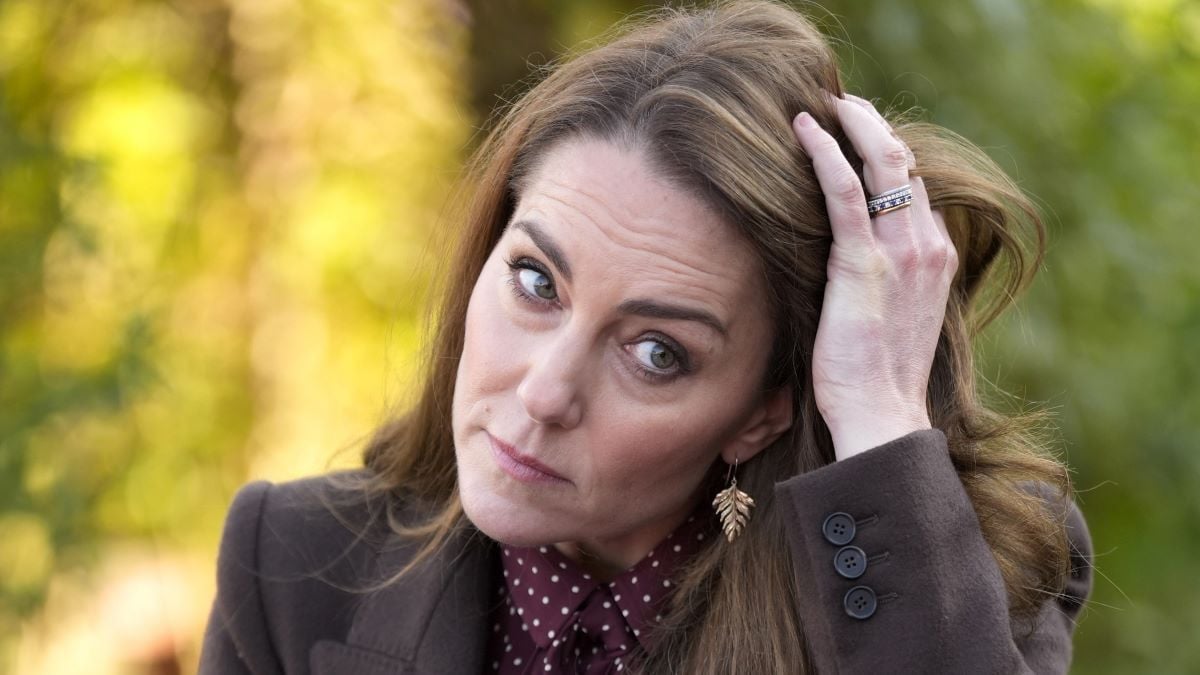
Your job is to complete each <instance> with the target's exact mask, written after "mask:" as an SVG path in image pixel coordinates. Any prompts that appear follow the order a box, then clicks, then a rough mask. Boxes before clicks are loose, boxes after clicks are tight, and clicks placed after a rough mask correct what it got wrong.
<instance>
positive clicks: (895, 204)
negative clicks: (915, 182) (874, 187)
mask: <svg viewBox="0 0 1200 675" xmlns="http://www.w3.org/2000/svg"><path fill="white" fill-rule="evenodd" d="M912 199H913V191H912V185H901V186H900V187H898V188H895V189H892V190H888V191H887V192H884V193H883V194H879V195H875V196H874V197H871V198H870V199H868V200H867V215H868V216H872V217H874V216H878V215H880V214H883V213H887V212H888V211H895V210H896V209H901V208H904V207H905V206H908V205H909V204H910V203H912Z"/></svg>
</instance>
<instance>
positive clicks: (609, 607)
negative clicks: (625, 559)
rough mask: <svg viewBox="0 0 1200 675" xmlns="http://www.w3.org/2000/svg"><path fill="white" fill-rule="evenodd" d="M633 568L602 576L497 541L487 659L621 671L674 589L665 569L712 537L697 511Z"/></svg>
mask: <svg viewBox="0 0 1200 675" xmlns="http://www.w3.org/2000/svg"><path fill="white" fill-rule="evenodd" d="M703 506H704V505H703V504H702V505H701V506H700V507H698V508H697V512H696V513H695V514H693V515H692V516H689V517H688V519H687V520H686V521H685V522H684V523H682V524H681V525H680V526H679V527H677V528H676V529H675V531H674V532H672V533H671V534H670V535H668V536H667V537H666V538H664V539H663V540H662V541H661V542H659V544H658V545H657V546H656V547H655V548H654V550H652V551H651V552H650V553H648V554H647V555H646V557H644V558H643V559H642V560H641V561H639V562H638V563H637V564H635V565H634V566H633V567H631V568H629V569H627V570H625V571H624V572H621V573H620V574H618V575H616V576H615V577H614V578H612V579H611V580H609V581H607V582H605V581H600V580H597V579H594V578H592V576H591V575H590V574H587V573H585V572H584V571H583V570H582V569H581V568H580V567H579V566H578V565H576V564H575V562H574V561H572V560H571V559H569V558H567V557H566V556H565V555H563V554H562V553H561V552H559V550H558V549H557V548H555V547H553V546H541V547H533V548H520V547H512V546H503V545H502V546H501V551H502V553H503V555H501V556H499V559H500V563H499V565H498V566H497V569H496V572H495V575H494V583H495V584H496V587H497V589H498V591H497V595H498V596H499V597H501V600H500V601H499V602H498V604H497V605H496V606H495V608H494V609H493V611H492V614H491V630H490V631H489V636H490V637H489V643H488V655H487V661H485V663H487V664H488V665H489V666H491V668H490V669H489V672H492V673H498V674H501V675H529V674H531V673H545V672H552V673H569V674H574V675H608V674H610V673H620V672H625V670H626V666H627V665H628V664H629V663H630V659H631V658H636V654H635V650H636V649H637V648H638V647H640V648H641V649H642V650H645V651H651V650H652V648H653V636H654V631H653V628H654V626H655V625H656V624H657V623H658V622H659V621H661V620H662V616H663V615H664V614H665V613H666V609H667V604H668V602H669V600H670V596H671V594H672V593H673V592H674V590H675V584H674V583H672V582H671V578H670V576H671V574H672V573H673V572H674V571H675V570H677V569H678V568H679V566H680V565H681V564H682V563H683V562H685V561H686V560H687V559H688V558H690V557H691V556H693V555H695V554H696V553H697V552H699V551H700V550H701V549H702V548H703V547H704V546H705V545H707V543H708V542H709V541H710V540H711V539H712V537H709V536H707V535H709V534H711V533H712V532H714V531H715V530H714V529H713V528H715V520H714V519H712V518H709V517H708V516H709V515H710V514H708V513H707V512H706V511H704V510H703Z"/></svg>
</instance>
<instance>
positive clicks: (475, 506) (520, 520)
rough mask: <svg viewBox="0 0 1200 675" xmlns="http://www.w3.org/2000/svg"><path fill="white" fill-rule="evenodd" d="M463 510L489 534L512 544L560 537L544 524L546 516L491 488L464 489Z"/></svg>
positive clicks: (535, 543) (540, 543)
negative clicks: (485, 489)
mask: <svg viewBox="0 0 1200 675" xmlns="http://www.w3.org/2000/svg"><path fill="white" fill-rule="evenodd" d="M461 497H462V506H463V513H465V514H466V516H467V518H468V519H469V520H470V521H471V523H472V524H473V525H474V526H475V527H476V528H477V529H478V530H479V531H480V532H482V533H484V534H486V535H487V536H488V537H490V538H492V539H494V540H496V541H498V542H500V543H502V544H508V545H509V546H521V547H532V546H544V545H547V544H551V543H553V542H555V541H558V538H556V537H555V536H554V533H553V532H551V531H550V530H549V529H548V528H546V527H543V526H542V523H541V521H542V519H543V516H542V514H540V513H531V512H530V511H529V509H528V508H521V507H519V506H517V505H515V504H513V503H512V502H510V501H509V500H507V499H505V498H503V497H501V496H500V495H497V494H495V493H493V492H490V491H484V492H483V493H482V494H481V493H480V491H478V490H470V489H463V490H461Z"/></svg>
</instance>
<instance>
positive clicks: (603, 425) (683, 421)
mask: <svg viewBox="0 0 1200 675" xmlns="http://www.w3.org/2000/svg"><path fill="white" fill-rule="evenodd" d="M615 407H616V408H619V410H612V411H610V412H609V413H608V414H605V415H604V417H605V420H603V421H602V420H600V419H594V420H593V422H597V423H598V424H596V427H595V428H593V429H592V430H591V433H590V436H591V437H592V439H593V443H592V445H591V447H592V448H594V451H593V456H592V464H593V470H594V477H595V478H596V480H597V481H598V482H601V483H603V484H605V486H606V488H607V489H610V490H613V491H614V492H616V493H618V494H621V493H630V492H635V491H636V492H640V493H643V494H644V493H646V491H647V490H649V492H651V493H659V494H661V495H662V496H664V497H666V496H668V495H676V494H677V493H678V492H680V491H687V490H690V489H691V488H692V487H693V486H694V485H695V484H696V483H697V481H699V480H700V478H701V477H702V476H703V475H704V474H705V473H706V472H707V471H708V469H709V467H710V466H712V463H713V462H714V461H715V460H716V458H717V456H718V453H719V452H720V443H721V430H720V428H718V426H717V425H713V424H712V423H713V422H714V420H715V417H714V416H712V415H708V416H700V415H695V416H693V415H685V414H680V412H679V411H674V412H671V413H665V412H664V413H656V414H653V415H651V416H649V417H647V416H646V410H645V408H640V407H638V406H624V405H620V404H619V403H618V405H617V406H615ZM639 415H641V417H638V416H639Z"/></svg>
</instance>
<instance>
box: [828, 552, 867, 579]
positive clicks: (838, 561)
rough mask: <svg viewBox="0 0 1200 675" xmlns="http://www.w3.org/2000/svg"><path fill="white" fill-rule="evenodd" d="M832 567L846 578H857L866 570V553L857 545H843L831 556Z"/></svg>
mask: <svg viewBox="0 0 1200 675" xmlns="http://www.w3.org/2000/svg"><path fill="white" fill-rule="evenodd" d="M833 568H834V569H836V570H837V573H838V574H840V575H842V576H844V577H846V578H847V579H857V578H859V577H861V576H862V575H863V572H866V571H867V554H866V553H863V550H862V549H861V548H859V547H857V546H843V547H842V548H840V549H838V552H837V553H836V554H835V555H834V556H833Z"/></svg>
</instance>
